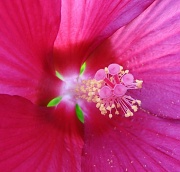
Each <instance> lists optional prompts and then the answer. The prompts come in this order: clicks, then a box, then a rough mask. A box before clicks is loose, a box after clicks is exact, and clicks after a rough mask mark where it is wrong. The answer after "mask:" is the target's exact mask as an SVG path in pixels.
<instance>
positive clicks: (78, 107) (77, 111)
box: [76, 104, 84, 123]
mask: <svg viewBox="0 0 180 172" xmlns="http://www.w3.org/2000/svg"><path fill="white" fill-rule="evenodd" d="M76 115H77V117H78V119H79V120H80V121H81V122H82V123H84V114H83V111H82V109H81V108H80V106H79V105H78V104H76Z"/></svg>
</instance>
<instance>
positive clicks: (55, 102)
mask: <svg viewBox="0 0 180 172" xmlns="http://www.w3.org/2000/svg"><path fill="white" fill-rule="evenodd" d="M61 100H62V97H56V98H54V99H52V100H51V101H50V102H49V103H48V105H47V107H53V106H56V105H58V104H59V103H60V101H61Z"/></svg>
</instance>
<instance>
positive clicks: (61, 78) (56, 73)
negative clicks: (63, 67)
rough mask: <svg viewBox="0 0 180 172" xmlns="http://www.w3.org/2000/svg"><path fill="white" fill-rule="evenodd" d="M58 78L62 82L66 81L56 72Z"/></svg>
mask: <svg viewBox="0 0 180 172" xmlns="http://www.w3.org/2000/svg"><path fill="white" fill-rule="evenodd" d="M56 76H57V77H58V78H59V79H60V80H62V81H63V80H64V79H63V76H62V75H61V74H60V73H59V72H58V71H57V70H56Z"/></svg>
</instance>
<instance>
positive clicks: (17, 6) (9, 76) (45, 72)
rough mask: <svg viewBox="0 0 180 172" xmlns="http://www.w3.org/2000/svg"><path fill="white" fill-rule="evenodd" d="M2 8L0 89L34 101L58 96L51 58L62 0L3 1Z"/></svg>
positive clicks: (0, 91) (0, 22) (0, 14)
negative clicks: (53, 86) (54, 86)
mask: <svg viewBox="0 0 180 172" xmlns="http://www.w3.org/2000/svg"><path fill="white" fill-rule="evenodd" d="M0 9H1V10H0V16H1V20H0V52H1V53H0V81H1V82H0V88H1V90H0V93H5V94H11V95H15V94H16V95H21V96H23V97H26V98H28V99H30V100H31V101H33V102H37V101H38V102H39V101H40V100H39V99H40V98H39V97H41V98H42V97H43V98H42V99H47V97H48V98H49V99H50V97H54V95H55V94H56V93H55V92H57V90H55V89H54V88H53V89H54V90H53V89H52V85H57V81H56V79H55V77H54V78H53V75H54V71H52V67H53V66H52V62H51V60H50V58H52V49H53V44H54V40H55V38H56V35H57V32H58V29H59V22H60V1H59V0H54V1H49V0H45V1H44V0H40V1H36V0H32V1H26V2H22V1H13V2H12V1H1V2H0ZM50 85H51V87H50ZM44 90H45V91H46V92H48V93H49V95H48V96H45V94H46V93H44ZM41 101H42V100H41ZM41 104H42V102H41Z"/></svg>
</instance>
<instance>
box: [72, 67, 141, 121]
mask: <svg viewBox="0 0 180 172" xmlns="http://www.w3.org/2000/svg"><path fill="white" fill-rule="evenodd" d="M142 83H143V81H142V80H135V79H134V76H133V75H132V74H130V73H129V70H123V67H122V66H120V65H119V64H110V65H109V66H108V67H105V68H104V69H99V70H98V71H97V72H96V73H95V76H94V78H93V79H88V80H82V81H80V82H79V83H78V84H77V87H76V89H75V92H76V95H77V97H78V98H81V99H85V100H86V101H87V102H93V103H95V106H96V108H98V109H99V111H100V112H101V114H102V115H106V114H107V115H108V116H109V118H112V117H113V115H119V114H123V115H124V116H125V117H131V116H133V112H136V111H137V110H138V107H139V106H140V105H141V101H140V100H136V99H134V98H132V97H131V96H130V95H128V90H131V89H140V88H142Z"/></svg>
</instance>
